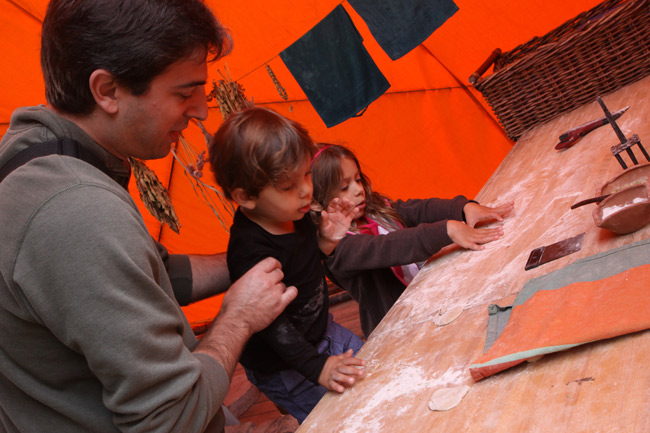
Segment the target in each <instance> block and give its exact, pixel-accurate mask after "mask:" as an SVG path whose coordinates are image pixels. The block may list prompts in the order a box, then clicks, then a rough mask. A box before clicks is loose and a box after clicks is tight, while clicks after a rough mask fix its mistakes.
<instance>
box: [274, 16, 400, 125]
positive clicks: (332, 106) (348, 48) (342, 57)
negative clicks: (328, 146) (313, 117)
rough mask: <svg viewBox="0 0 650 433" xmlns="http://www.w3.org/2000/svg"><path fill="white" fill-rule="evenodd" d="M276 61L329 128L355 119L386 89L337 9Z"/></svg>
mask: <svg viewBox="0 0 650 433" xmlns="http://www.w3.org/2000/svg"><path fill="white" fill-rule="evenodd" d="M280 58H281V59H282V60H283V61H284V63H285V65H286V66H287V68H288V69H289V71H290V72H291V74H293V76H294V78H295V79H296V81H298V84H299V85H300V87H301V88H302V90H303V91H304V92H305V95H307V98H308V99H309V101H310V102H311V104H312V105H313V106H314V109H315V110H316V112H317V113H318V115H319V116H320V117H321V119H323V121H324V122H325V125H327V127H328V128H329V127H332V126H334V125H338V124H339V123H341V122H343V121H345V120H347V119H349V118H350V117H354V116H356V115H357V114H358V113H359V112H360V111H362V110H364V109H365V108H367V107H368V105H370V103H372V102H373V101H374V100H375V99H377V98H378V97H379V96H381V95H382V94H383V93H384V92H385V91H386V90H388V88H389V87H390V83H389V82H388V80H387V79H386V77H384V75H383V74H382V73H381V71H380V70H379V68H378V67H377V65H376V64H375V62H374V61H373V60H372V57H370V54H369V53H368V51H366V49H365V47H364V46H363V39H362V38H361V35H360V34H359V32H358V31H357V29H356V27H355V26H354V24H353V23H352V20H351V19H350V16H349V15H348V13H347V12H346V11H345V8H343V6H341V5H339V6H337V7H336V8H335V9H334V10H333V11H332V12H330V13H329V15H327V16H326V17H325V18H324V19H323V20H322V21H321V22H320V23H318V24H316V26H314V28H312V29H311V30H310V31H309V32H308V33H306V34H305V35H304V36H302V37H301V38H300V39H298V40H297V41H296V42H294V43H293V44H292V45H291V46H289V47H288V48H287V49H286V50H284V51H282V52H281V53H280Z"/></svg>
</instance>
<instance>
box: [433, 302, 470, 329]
mask: <svg viewBox="0 0 650 433" xmlns="http://www.w3.org/2000/svg"><path fill="white" fill-rule="evenodd" d="M462 312H463V307H460V306H458V307H453V308H452V309H450V310H447V309H446V308H441V309H440V311H438V314H436V315H435V316H434V317H433V323H435V324H436V325H438V326H445V325H448V324H450V323H451V322H453V321H454V320H456V319H457V318H458V316H460V315H461V313H462Z"/></svg>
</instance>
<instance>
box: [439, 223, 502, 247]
mask: <svg viewBox="0 0 650 433" xmlns="http://www.w3.org/2000/svg"><path fill="white" fill-rule="evenodd" d="M447 234H448V235H449V237H450V238H451V240H452V241H454V243H455V244H456V245H458V246H461V247H463V248H467V249H470V250H475V251H479V250H483V249H485V246H483V244H486V243H488V242H492V241H496V240H497V239H499V238H500V237H501V236H503V227H501V226H499V227H494V228H487V229H475V228H473V227H470V226H469V224H465V223H464V222H462V221H456V220H448V221H447Z"/></svg>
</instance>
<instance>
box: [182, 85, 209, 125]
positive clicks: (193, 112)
mask: <svg viewBox="0 0 650 433" xmlns="http://www.w3.org/2000/svg"><path fill="white" fill-rule="evenodd" d="M185 115H186V116H187V117H188V118H191V117H193V118H195V119H198V120H205V119H207V118H208V98H207V96H206V95H205V92H196V95H195V96H193V97H192V104H191V105H190V106H189V108H188V109H187V111H186V112H185Z"/></svg>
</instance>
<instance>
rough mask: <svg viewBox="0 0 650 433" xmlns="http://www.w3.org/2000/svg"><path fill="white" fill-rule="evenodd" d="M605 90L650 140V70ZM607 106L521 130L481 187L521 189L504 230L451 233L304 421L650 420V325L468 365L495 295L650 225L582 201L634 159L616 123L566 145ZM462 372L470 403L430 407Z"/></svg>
mask: <svg viewBox="0 0 650 433" xmlns="http://www.w3.org/2000/svg"><path fill="white" fill-rule="evenodd" d="M602 99H603V100H604V102H605V104H607V107H608V108H609V110H610V111H611V112H614V111H616V110H619V109H621V108H623V107H625V106H628V105H630V106H631V108H630V109H629V110H628V111H627V112H626V113H625V114H624V115H623V116H622V117H621V118H619V119H618V121H617V123H618V125H619V126H620V128H621V129H622V131H623V132H624V133H625V135H626V136H627V137H629V136H630V135H632V134H638V135H639V137H640V140H641V143H642V144H643V145H644V146H645V147H646V148H648V149H650V106H649V104H648V103H647V102H646V101H650V77H649V78H646V79H643V80H641V81H638V82H636V83H633V84H631V85H629V86H627V87H624V88H622V89H620V90H618V91H616V92H614V93H611V94H609V95H603V97H602ZM603 116H604V113H603V111H602V109H601V107H600V106H599V105H598V103H597V102H596V101H594V102H593V103H590V104H587V105H585V106H583V107H580V108H579V109H576V110H574V111H572V112H569V113H565V114H564V115H562V116H561V117H558V118H556V119H554V120H552V121H550V122H548V123H546V124H543V125H538V126H537V127H535V128H534V129H533V130H531V131H529V132H527V133H526V134H525V135H524V136H523V137H522V138H521V139H520V140H519V141H518V142H517V143H516V144H515V146H514V147H513V149H512V151H511V152H510V153H509V154H508V156H507V157H506V158H505V159H504V161H503V162H502V164H501V165H500V166H499V168H498V169H497V170H496V172H495V173H494V174H493V175H492V177H491V178H490V179H489V181H488V182H487V183H486V185H485V186H484V187H483V189H482V190H481V192H480V193H479V195H478V196H477V200H479V201H480V202H481V203H482V204H486V205H496V204H499V203H503V202H507V201H510V200H514V202H515V212H514V214H513V215H511V216H510V217H509V218H508V219H506V220H505V222H504V224H503V227H504V230H505V235H504V236H503V237H502V238H501V239H499V240H498V241H496V242H493V243H490V244H487V245H486V249H485V250H483V251H469V250H460V249H457V248H455V247H453V246H452V247H448V248H447V249H446V250H443V251H442V252H441V253H439V254H437V255H435V256H434V257H433V260H431V261H430V262H429V263H428V264H427V265H426V266H425V267H424V268H423V269H422V271H421V272H420V273H419V274H418V276H417V277H416V279H415V280H414V281H413V282H412V283H411V284H410V286H409V287H408V288H407V290H406V291H405V293H404V294H403V295H402V297H401V298H400V299H399V301H398V302H397V303H396V304H395V305H394V307H393V308H392V309H391V310H390V312H389V313H388V314H387V315H386V317H385V318H384V320H383V321H382V322H381V324H380V325H379V326H378V327H377V328H376V330H375V331H374V332H373V334H372V335H371V336H370V338H369V339H368V342H367V343H366V344H365V346H364V347H363V349H362V350H361V351H360V353H359V357H360V358H363V359H365V360H366V361H367V370H366V371H367V375H366V377H365V378H364V379H363V380H362V381H361V382H359V383H358V384H357V385H356V386H354V387H353V388H351V389H349V390H347V391H346V392H345V393H344V394H341V395H335V394H332V393H328V394H327V395H326V396H325V397H324V398H323V399H322V400H321V402H320V403H319V404H318V405H317V406H316V408H315V409H314V411H313V412H312V414H310V416H309V417H308V418H307V420H306V421H305V422H304V423H303V425H301V427H300V428H299V429H298V430H297V431H298V432H299V433H308V432H309V433H313V432H324V433H333V432H346V433H360V432H390V433H396V432H405V433H413V432H481V433H485V432H540V433H548V432H553V433H559V432H567V433H569V432H570V433H579V432H589V433H592V432H608V433H611V432H626V433H629V432H650V332H640V333H636V334H630V335H626V336H622V337H618V338H614V339H609V340H605V341H600V342H596V343H591V344H587V345H583V346H580V347H577V348H574V349H571V350H568V351H565V352H559V353H556V354H551V355H547V356H545V357H544V358H542V359H541V360H540V361H538V362H536V363H524V364H521V365H519V366H516V367H513V368H511V369H509V370H506V371H504V372H501V373H498V374H496V375H494V376H491V377H488V378H486V379H484V380H481V381H479V382H474V381H473V380H472V378H471V376H470V374H469V369H468V367H469V365H470V364H472V363H473V361H475V360H476V359H477V358H478V357H479V356H480V355H481V354H482V353H483V346H484V342H485V335H486V326H487V318H488V315H487V309H488V305H489V304H492V303H502V301H505V304H508V303H509V302H508V300H509V301H512V300H514V297H515V295H516V294H517V293H518V292H519V291H520V290H521V289H522V288H523V286H524V285H525V283H526V282H527V281H528V280H530V279H531V278H534V277H538V276H540V275H543V274H546V273H549V272H551V271H554V270H557V269H560V268H563V267H564V266H566V265H568V264H569V263H572V262H574V261H576V260H577V259H580V258H583V257H586V256H590V255H593V254H596V253H598V252H601V251H606V250H609V249H612V248H617V247H620V246H623V245H626V244H628V243H632V242H635V241H638V240H641V239H645V238H648V237H650V226H646V227H644V228H643V229H641V230H638V231H636V232H634V233H632V234H628V235H623V236H619V235H615V234H614V233H612V232H609V231H606V230H604V229H600V228H598V227H596V226H595V224H594V221H593V218H592V211H593V210H594V208H595V206H596V205H595V204H590V205H586V206H583V207H581V208H577V209H575V210H570V206H571V205H572V204H573V203H575V202H577V201H580V200H583V199H586V198H590V197H593V196H595V195H598V194H597V192H598V190H599V188H600V186H601V185H602V184H604V183H605V182H606V181H608V180H609V179H611V178H612V177H614V176H615V175H616V174H618V173H620V172H621V171H622V167H621V166H620V165H619V163H618V162H617V161H616V159H615V158H614V157H613V156H612V154H611V152H610V148H611V146H613V145H616V144H618V143H619V141H618V138H617V136H616V135H615V133H614V131H613V129H612V128H611V127H610V126H609V125H605V126H603V127H601V128H599V129H597V130H595V131H593V132H591V133H590V134H588V135H587V136H586V137H584V138H583V139H582V140H581V141H579V142H578V143H577V144H576V145H575V146H573V147H572V148H570V149H567V150H565V151H562V152H558V151H556V150H555V149H554V146H555V144H557V142H558V137H559V135H560V134H561V133H563V132H565V131H566V130H568V129H571V128H573V127H576V126H578V125H581V124H583V123H585V122H588V121H590V120H593V119H597V118H600V117H603ZM644 140H645V143H644ZM634 149H635V152H634V153H635V155H636V156H637V158H638V159H639V161H640V162H641V163H643V162H645V160H644V158H643V156H642V155H641V153H640V151H639V150H638V147H636V146H635V148H634ZM624 159H625V161H626V162H627V163H628V165H629V166H631V165H632V164H631V163H630V162H629V158H628V157H627V156H626V155H624ZM583 232H585V233H586V234H585V238H584V243H583V246H582V249H581V250H580V251H578V252H576V253H574V254H571V255H569V256H566V257H564V258H561V259H559V260H556V261H553V262H550V263H547V264H544V265H542V266H540V267H538V268H535V269H532V270H529V271H525V270H524V265H525V263H526V260H527V258H528V255H529V253H530V251H531V250H532V249H534V248H537V247H540V246H544V245H550V244H552V243H555V242H557V241H561V240H563V239H566V238H569V237H572V236H574V235H578V234H580V233H583ZM457 306H462V307H463V308H464V311H463V313H462V314H461V316H460V317H459V318H458V319H456V320H455V321H454V322H452V323H450V324H449V325H447V326H441V327H438V326H436V325H435V324H434V323H433V322H432V317H434V316H435V315H436V314H438V311H439V310H440V309H441V308H447V309H450V308H453V307H457ZM455 385H471V388H470V390H469V392H468V394H467V395H466V396H465V397H464V399H463V400H462V401H461V403H460V404H459V405H458V406H457V407H455V408H453V409H451V410H448V411H443V412H434V411H431V410H430V409H429V408H428V402H429V400H430V397H431V395H432V394H433V392H434V391H435V390H437V389H438V388H441V387H445V386H455Z"/></svg>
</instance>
